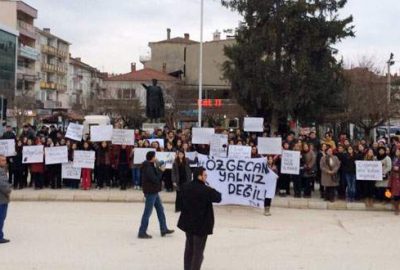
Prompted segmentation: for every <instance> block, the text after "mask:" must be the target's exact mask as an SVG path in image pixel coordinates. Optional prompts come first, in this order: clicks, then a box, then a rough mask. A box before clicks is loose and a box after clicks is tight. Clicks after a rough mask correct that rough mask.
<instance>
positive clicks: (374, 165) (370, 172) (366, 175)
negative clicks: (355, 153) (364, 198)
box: [356, 160, 383, 181]
mask: <svg viewBox="0 0 400 270" xmlns="http://www.w3.org/2000/svg"><path fill="white" fill-rule="evenodd" d="M356 179H357V180H370V181H382V180H383V170H382V162H380V161H366V160H357V161H356Z"/></svg>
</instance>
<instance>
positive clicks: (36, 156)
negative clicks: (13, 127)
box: [22, 145, 44, 164]
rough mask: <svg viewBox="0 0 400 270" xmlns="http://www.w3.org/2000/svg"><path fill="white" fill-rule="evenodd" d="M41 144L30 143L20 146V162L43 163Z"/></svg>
mask: <svg viewBox="0 0 400 270" xmlns="http://www.w3.org/2000/svg"><path fill="white" fill-rule="evenodd" d="M43 158H44V148H43V145H30V146H24V147H23V148H22V163H24V164H29V163H43Z"/></svg>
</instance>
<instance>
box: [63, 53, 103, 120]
mask: <svg viewBox="0 0 400 270" xmlns="http://www.w3.org/2000/svg"><path fill="white" fill-rule="evenodd" d="M102 87H103V78H102V74H101V73H100V71H99V70H98V69H96V68H94V67H92V66H90V65H88V64H86V63H84V62H82V61H81V58H79V57H76V58H73V57H70V58H69V68H68V91H67V93H68V96H69V97H70V100H69V103H70V106H71V108H72V110H74V111H81V112H85V113H88V112H91V108H90V104H91V102H90V100H91V99H93V98H94V97H95V95H97V93H98V92H100V90H101V89H102Z"/></svg>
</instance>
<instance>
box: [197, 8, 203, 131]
mask: <svg viewBox="0 0 400 270" xmlns="http://www.w3.org/2000/svg"><path fill="white" fill-rule="evenodd" d="M203 19H204V0H201V5H200V56H199V57H200V59H199V100H198V114H199V115H198V116H199V119H198V124H197V125H198V127H201V114H202V101H203Z"/></svg>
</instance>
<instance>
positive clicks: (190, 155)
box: [185, 152, 198, 168]
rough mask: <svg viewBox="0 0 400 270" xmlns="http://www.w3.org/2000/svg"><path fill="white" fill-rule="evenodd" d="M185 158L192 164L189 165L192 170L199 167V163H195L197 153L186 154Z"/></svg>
mask: <svg viewBox="0 0 400 270" xmlns="http://www.w3.org/2000/svg"><path fill="white" fill-rule="evenodd" d="M185 157H186V158H187V159H189V161H190V162H191V163H190V165H189V166H190V167H191V168H196V167H197V166H198V165H197V163H195V162H194V161H195V160H196V158H197V152H186V153H185Z"/></svg>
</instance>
